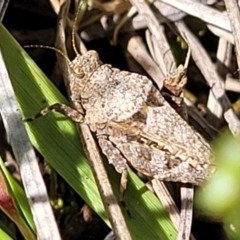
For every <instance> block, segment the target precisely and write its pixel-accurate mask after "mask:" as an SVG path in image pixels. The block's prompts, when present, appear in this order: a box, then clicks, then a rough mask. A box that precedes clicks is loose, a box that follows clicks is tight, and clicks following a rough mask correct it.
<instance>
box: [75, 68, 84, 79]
mask: <svg viewBox="0 0 240 240" xmlns="http://www.w3.org/2000/svg"><path fill="white" fill-rule="evenodd" d="M72 69H73V74H74V75H75V76H76V77H79V78H83V77H84V75H85V73H84V71H83V69H82V67H80V66H79V65H74V66H73V67H72Z"/></svg>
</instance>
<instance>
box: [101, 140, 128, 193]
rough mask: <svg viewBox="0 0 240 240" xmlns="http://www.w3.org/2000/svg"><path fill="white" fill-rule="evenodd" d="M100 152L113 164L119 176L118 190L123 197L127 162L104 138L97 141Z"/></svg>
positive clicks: (125, 185)
mask: <svg viewBox="0 0 240 240" xmlns="http://www.w3.org/2000/svg"><path fill="white" fill-rule="evenodd" d="M98 142H99V145H100V147H101V149H102V152H103V153H104V155H105V156H106V157H107V159H108V162H109V163H110V164H113V166H114V168H115V170H116V171H117V172H118V173H120V174H121V186H120V190H121V193H122V196H123V192H124V190H125V189H126V187H127V167H128V165H127V160H126V159H125V158H124V156H123V155H122V154H121V152H120V151H119V149H117V147H116V146H114V144H113V143H112V142H111V141H109V140H107V139H106V138H104V137H100V138H99V139H98Z"/></svg>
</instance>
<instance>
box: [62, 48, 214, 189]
mask: <svg viewBox="0 0 240 240" xmlns="http://www.w3.org/2000/svg"><path fill="white" fill-rule="evenodd" d="M71 69H72V71H73V79H72V81H71V85H70V88H71V90H72V93H73V95H72V100H74V101H78V102H81V104H82V107H83V109H84V110H85V116H84V122H85V123H87V124H88V125H89V126H90V128H91V130H92V131H93V132H95V133H96V135H97V137H98V141H99V145H100V147H101V149H102V152H103V153H104V154H105V155H106V156H107V158H108V161H109V163H111V164H113V165H114V167H115V169H116V170H117V171H118V172H119V173H122V172H123V171H124V170H125V169H126V168H127V167H128V165H130V166H132V167H133V168H135V169H136V170H137V171H139V172H141V173H143V174H145V175H147V176H150V177H153V178H157V179H160V180H165V181H175V182H184V183H192V184H199V183H201V182H203V181H205V180H206V179H207V178H208V177H209V176H210V175H211V174H212V173H213V172H214V170H215V166H214V163H213V152H212V150H211V147H210V145H209V144H208V143H207V142H206V141H205V140H204V139H203V138H202V137H201V136H200V135H199V134H198V133H197V132H196V131H195V130H193V129H192V128H191V127H190V126H189V125H188V124H187V122H185V121H184V120H183V119H182V118H181V117H180V116H179V115H178V114H177V113H176V111H175V110H174V109H173V108H172V107H171V106H170V105H169V104H168V103H167V102H166V101H165V99H164V98H163V97H162V95H161V93H160V92H159V91H158V90H157V89H156V88H155V87H154V86H153V84H152V82H151V81H150V80H149V79H148V78H147V77H145V76H141V75H139V74H136V73H130V72H126V71H120V70H119V69H115V68H112V67H111V65H108V64H103V63H102V62H101V61H100V60H99V57H98V54H97V53H96V52H95V51H89V52H87V53H86V54H84V55H83V56H80V55H78V56H77V57H76V58H75V59H74V60H73V62H72V65H71ZM184 74H185V73H184ZM181 77H184V76H181ZM183 79H185V78H183ZM184 81H185V80H184ZM66 115H70V114H66ZM79 119H80V118H79Z"/></svg>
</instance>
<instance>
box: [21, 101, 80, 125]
mask: <svg viewBox="0 0 240 240" xmlns="http://www.w3.org/2000/svg"><path fill="white" fill-rule="evenodd" d="M52 110H54V111H56V112H59V113H62V114H63V115H64V116H66V117H69V118H71V119H72V120H73V121H74V122H83V121H84V117H83V115H82V114H81V113H80V112H78V111H77V110H75V109H73V108H71V107H69V106H67V105H65V104H62V103H55V104H53V105H51V106H49V107H46V108H44V109H43V110H41V111H40V112H39V113H37V114H36V115H35V116H33V117H31V118H26V119H24V121H25V122H30V121H33V120H34V119H36V118H39V117H41V116H45V115H47V114H48V113H49V112H50V111H52Z"/></svg>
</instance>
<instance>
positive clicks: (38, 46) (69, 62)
mask: <svg viewBox="0 0 240 240" xmlns="http://www.w3.org/2000/svg"><path fill="white" fill-rule="evenodd" d="M24 48H45V49H50V50H54V51H55V52H57V53H59V54H60V55H61V56H62V57H64V58H65V59H66V60H67V62H68V64H69V66H71V65H72V62H71V61H70V59H69V58H68V57H67V55H66V54H65V53H63V52H62V51H61V50H59V49H57V48H55V47H50V46H45V45H33V44H31V45H25V46H24Z"/></svg>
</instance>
